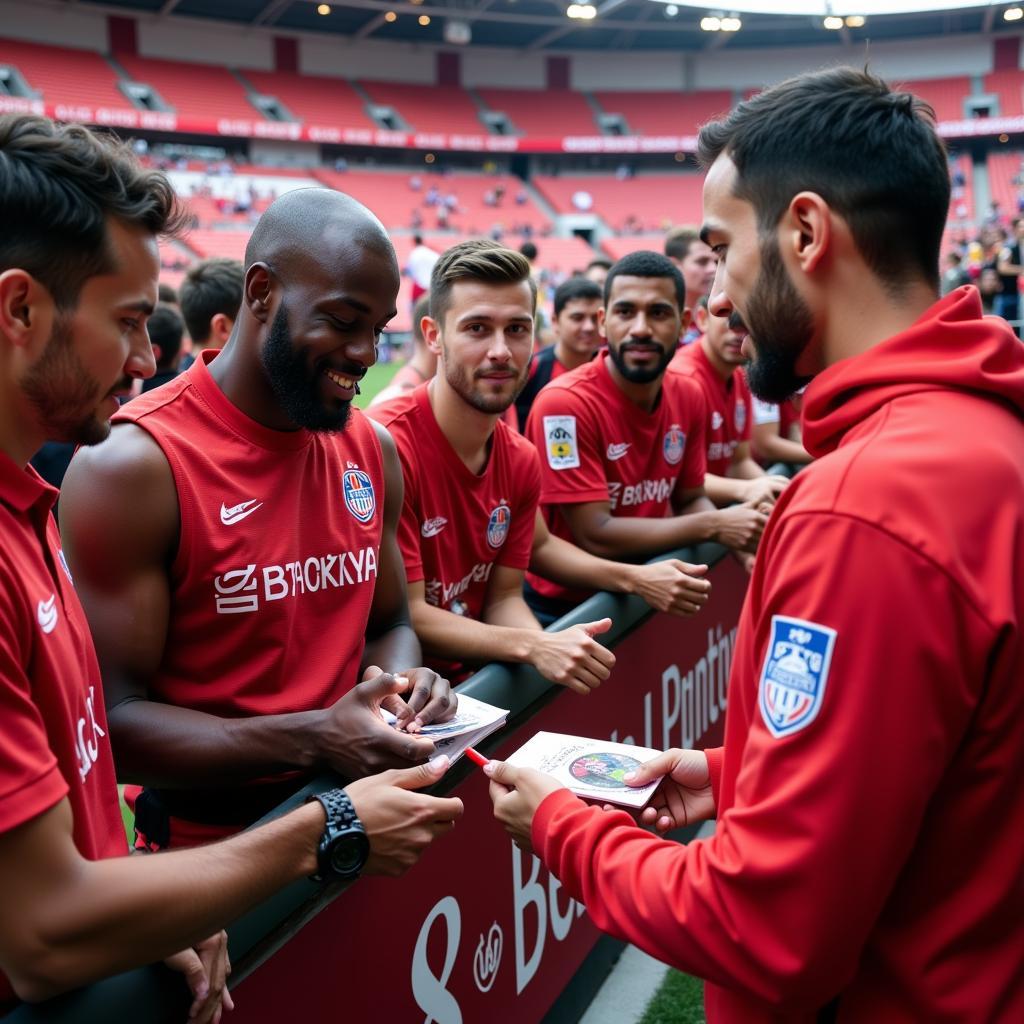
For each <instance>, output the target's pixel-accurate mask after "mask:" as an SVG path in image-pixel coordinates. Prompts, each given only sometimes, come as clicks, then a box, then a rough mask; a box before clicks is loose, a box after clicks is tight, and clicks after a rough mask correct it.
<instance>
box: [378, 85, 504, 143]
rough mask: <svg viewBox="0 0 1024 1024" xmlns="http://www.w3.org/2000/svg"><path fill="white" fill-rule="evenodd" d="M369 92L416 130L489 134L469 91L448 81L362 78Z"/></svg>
mask: <svg viewBox="0 0 1024 1024" xmlns="http://www.w3.org/2000/svg"><path fill="white" fill-rule="evenodd" d="M360 85H361V86H362V87H363V89H365V90H366V93H367V95H368V96H369V97H370V98H371V99H372V100H373V102H374V103H378V104H380V105H382V106H387V107H391V108H393V109H394V110H395V112H396V113H397V114H398V115H399V117H401V118H402V120H403V121H405V123H406V124H407V125H408V126H409V127H410V128H411V129H412V130H413V131H416V132H445V133H448V134H450V135H486V134H487V126H486V125H485V124H484V123H483V122H482V121H481V120H480V111H479V110H478V109H477V106H476V104H475V103H474V102H473V100H472V98H471V97H470V95H469V93H467V92H466V91H465V90H464V89H459V88H457V87H455V86H448V85H397V84H391V83H388V82H360Z"/></svg>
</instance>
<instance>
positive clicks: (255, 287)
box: [242, 263, 274, 324]
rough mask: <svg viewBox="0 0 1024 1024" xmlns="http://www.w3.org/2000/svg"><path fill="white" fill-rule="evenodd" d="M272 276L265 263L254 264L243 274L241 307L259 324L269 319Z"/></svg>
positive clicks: (272, 284) (271, 300)
mask: <svg viewBox="0 0 1024 1024" xmlns="http://www.w3.org/2000/svg"><path fill="white" fill-rule="evenodd" d="M273 296H274V275H273V273H272V272H271V270H270V267H268V266H267V265H266V263H254V264H253V265H252V266H251V267H249V269H248V270H247V271H246V272H245V287H244V289H243V297H242V305H244V306H245V307H247V308H248V310H249V312H250V313H252V315H253V316H254V317H255V318H256V319H257V320H258V321H259V322H260V323H261V324H265V323H267V321H268V320H269V319H270V307H271V305H272V304H273Z"/></svg>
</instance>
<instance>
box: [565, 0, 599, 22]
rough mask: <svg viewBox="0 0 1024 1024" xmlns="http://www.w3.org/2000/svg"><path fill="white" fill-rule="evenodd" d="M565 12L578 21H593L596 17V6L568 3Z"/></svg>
mask: <svg viewBox="0 0 1024 1024" xmlns="http://www.w3.org/2000/svg"><path fill="white" fill-rule="evenodd" d="M565 13H566V16H567V17H569V18H575V19H576V20H578V21H593V20H594V18H596V17H597V8H596V7H595V6H594V5H593V4H569V6H568V7H567V8H566V9H565Z"/></svg>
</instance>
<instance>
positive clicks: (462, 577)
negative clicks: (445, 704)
mask: <svg viewBox="0 0 1024 1024" xmlns="http://www.w3.org/2000/svg"><path fill="white" fill-rule="evenodd" d="M371 415H372V416H373V417H374V419H376V420H378V421H379V422H380V423H382V424H383V425H384V426H385V427H387V428H388V430H389V431H390V432H391V436H392V437H393V438H394V439H395V444H396V445H397V447H398V454H399V457H400V458H401V460H402V475H403V477H404V478H405V502H404V504H403V507H402V518H401V523H400V525H399V528H398V542H399V546H400V547H401V549H402V557H403V558H404V559H405V572H406V577H407V578H408V580H409V582H410V583H415V582H417V581H419V580H423V581H424V589H425V592H426V599H427V602H428V603H429V604H432V605H435V606H436V607H438V608H444V609H446V610H447V611H450V612H454V613H455V614H457V615H468V616H469V617H470V618H473V619H479V618H480V616H481V613H482V611H483V608H484V603H485V601H486V597H487V587H488V582H489V580H490V578H491V572H492V570H493V568H494V566H495V565H503V566H507V567H509V568H511V569H525V568H526V567H527V565H529V563H530V550H531V548H532V547H533V529H534V519H535V517H536V512H537V502H538V500H539V497H540V468H539V466H538V465H537V452H536V450H535V449H534V447H533V445H532V444H530V442H529V441H527V440H526V439H525V438H524V437H522V436H520V435H519V434H517V433H516V432H515V431H514V430H510V429H509V428H508V427H507V426H506V425H505V423H504V422H503V421H502V420H499V421H498V422H497V423H496V424H495V427H494V434H493V436H492V439H491V453H490V457H489V458H488V460H487V465H486V466H485V468H484V471H483V472H482V473H481V474H479V475H475V474H473V473H471V472H470V471H469V469H468V468H467V467H466V464H465V463H464V462H463V461H462V459H460V458H459V456H458V455H457V454H456V453H455V450H454V449H453V448H452V446H451V444H450V443H449V441H448V438H446V437H445V436H444V434H443V433H442V431H441V428H440V427H439V426H438V423H437V420H436V419H435V417H434V411H433V409H432V408H431V406H430V395H429V394H428V387H427V385H426V384H424V385H422V386H421V387H418V388H416V390H415V391H412V392H410V393H409V394H408V395H403V396H401V397H400V398H396V399H393V400H392V401H390V402H388V403H387V404H386V405H384V406H381V407H375V408H374V409H372V410H371ZM431 667H432V668H434V669H435V670H436V671H438V672H441V673H442V675H447V677H448V678H449V679H451V680H452V681H458V679H459V678H460V677H464V676H465V675H467V674H468V673H467V671H466V669H465V668H464V667H463V666H462V665H461V664H458V663H454V662H447V661H441V660H438V659H434V660H432V662H431Z"/></svg>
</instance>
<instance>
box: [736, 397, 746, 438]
mask: <svg viewBox="0 0 1024 1024" xmlns="http://www.w3.org/2000/svg"><path fill="white" fill-rule="evenodd" d="M733 418H734V419H735V421H736V433H737V434H742V433H743V428H744V427H745V426H746V425H747V403H746V402H744V401H743V399H742V398H741V399H740V400H739V401H738V402H737V403H736V412H735V414H734V416H733Z"/></svg>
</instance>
